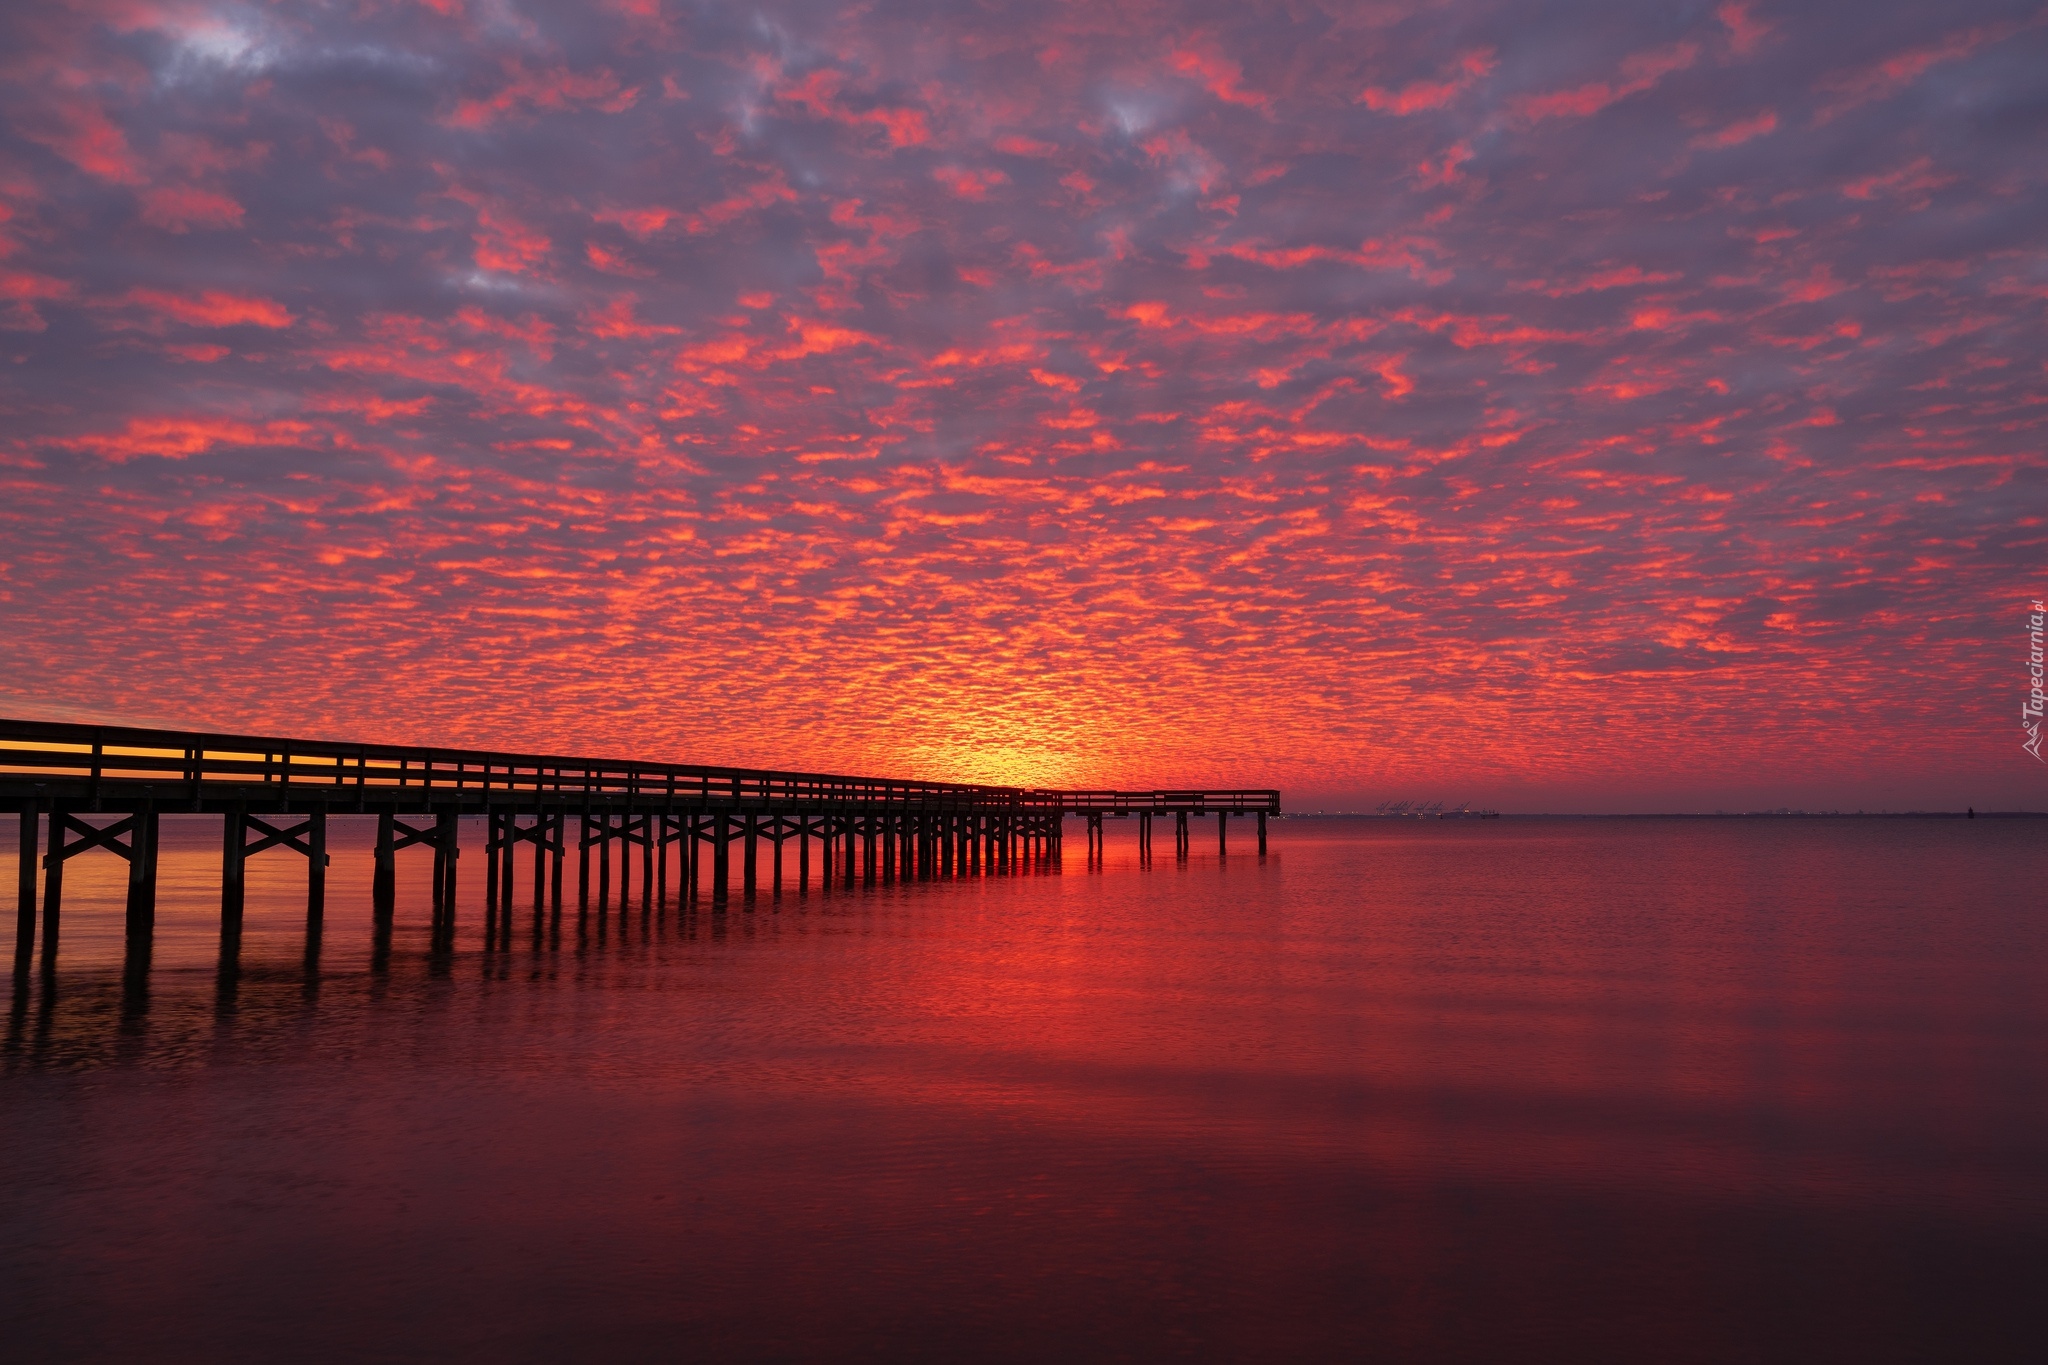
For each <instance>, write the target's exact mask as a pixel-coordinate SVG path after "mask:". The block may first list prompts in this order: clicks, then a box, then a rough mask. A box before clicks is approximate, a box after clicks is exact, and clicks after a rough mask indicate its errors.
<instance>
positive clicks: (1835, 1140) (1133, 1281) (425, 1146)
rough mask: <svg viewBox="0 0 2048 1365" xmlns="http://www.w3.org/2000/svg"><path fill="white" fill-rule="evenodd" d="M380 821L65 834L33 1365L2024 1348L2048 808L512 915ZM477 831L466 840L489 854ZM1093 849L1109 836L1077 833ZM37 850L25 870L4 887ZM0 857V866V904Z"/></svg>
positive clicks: (46, 1061)
mask: <svg viewBox="0 0 2048 1365" xmlns="http://www.w3.org/2000/svg"><path fill="white" fill-rule="evenodd" d="M373 826H374V822H373V821H369V822H365V821H355V820H349V819H342V818H337V819H336V820H335V821H334V822H333V828H332V830H331V838H332V840H333V842H334V844H335V847H336V857H335V858H334V864H333V870H332V879H331V880H330V883H329V886H328V893H327V904H326V911H325V914H324V917H323V919H322V921H321V923H320V927H319V932H318V934H317V935H309V934H308V930H307V919H306V914H305V882H304V875H305V869H304V864H303V861H302V860H287V859H282V858H280V859H277V860H276V861H274V862H270V861H266V859H265V858H261V857H259V858H257V859H254V860H252V861H251V862H250V864H249V866H248V877H249V881H248V890H247V913H246V915H245V918H244V923H243V927H242V932H241V935H240V939H239V942H232V941H230V942H229V943H228V944H227V945H225V947H226V949H227V950H226V951H224V944H223V940H222V938H221V935H220V933H219V928H220V913H219V912H220V902H219V893H218V873H219V848H218V842H219V836H218V822H217V821H208V820H193V821H190V822H189V826H188V824H187V823H186V822H181V821H180V820H179V819H178V818H176V817H165V819H164V822H163V850H164V857H163V860H162V864H161V874H160V875H161V884H160V890H159V896H158V902H157V904H158V914H157V925H156V933H155V935H154V938H153V941H152V945H151V947H150V950H149V952H150V957H149V960H148V961H147V963H144V962H142V961H140V960H137V959H136V958H134V957H132V956H131V955H130V954H129V952H128V949H127V940H126V936H125V935H124V933H123V918H122V877H123V876H124V873H125V869H124V867H123V866H122V865H121V864H120V863H118V862H117V861H115V860H113V859H111V858H104V859H103V858H98V857H96V856H94V855H87V856H85V857H82V858H80V859H78V860H77V861H75V862H74V863H73V864H72V869H71V872H70V874H69V875H70V878H71V879H70V881H69V883H68V884H67V887H66V907H67V908H66V912H65V923H64V928H63V940H62V951H61V953H60V955H59V957H58V959H57V961H56V963H55V965H54V968H53V970H52V971H50V972H49V973H47V974H46V973H44V972H43V971H42V970H41V966H40V963H39V962H38V963H36V964H34V965H33V966H32V967H31V968H30V970H28V971H26V972H24V973H18V974H16V975H15V976H13V977H12V979H11V982H10V984H9V990H10V994H9V997H8V1001H7V1017H6V1032H5V1042H4V1047H0V1133H4V1138H5V1142H6V1150H7V1152H8V1154H9V1155H8V1160H7V1165H6V1167H5V1169H6V1172H7V1174H6V1175H5V1177H4V1178H0V1191H4V1194H5V1198H4V1200H0V1210H4V1212H0V1220H4V1223H0V1234H4V1236H0V1326H4V1328H5V1331H6V1333H7V1336H6V1340H7V1341H8V1342H9V1347H8V1351H9V1356H10V1358H11V1359H24V1360H43V1359H95V1358H119V1357H136V1358H141V1357H147V1358H152V1359H167V1360H200V1359H205V1360H222V1359H256V1358H270V1357H273V1356H284V1355H290V1356H292V1357H294V1358H312V1359H332V1360H344V1359H350V1360H353V1359H362V1358H366V1357H370V1358H379V1359H398V1360H411V1359H420V1360H427V1359H434V1360H444V1359H449V1358H455V1359H471V1358H476V1359H482V1358H489V1359H492V1360H494V1361H502V1360H529V1359H532V1360H538V1359H543V1358H546V1359H556V1358H560V1357H562V1356H564V1355H570V1356H575V1355H604V1356H608V1357H613V1358H628V1359H638V1358H650V1359H651V1358H655V1357H660V1358H663V1359H667V1358H672V1357H674V1356H675V1355H677V1354H699V1355H706V1356H712V1357H716V1358H731V1359H786V1358H805V1359H831V1358H841V1359H903V1358H906V1357H908V1358H933V1359H936V1358H948V1359H952V1358H960V1357H962V1356H969V1357H975V1358H993V1359H1044V1358H1046V1357H1047V1356H1051V1355H1066V1356H1072V1357H1074V1358H1077V1359H1097V1358H1134V1357H1136V1358H1162V1357H1163V1358H1176V1357H1178V1358H1209V1359H1304V1358H1310V1359H1340V1358H1341V1359H1354V1358H1358V1357H1359V1356H1361V1355H1365V1356H1369V1357H1372V1358H1377V1359H1393V1360H1461V1359H1462V1360H1498V1359H1509V1358H1512V1359H1518V1360H1529V1359H1556V1360H1565V1359H1569V1360H1574V1361H1580V1360H1589V1359H1590V1360H1599V1359H1611V1360H1640V1359H1658V1360H1699V1361H1707V1360H1726V1359H1731V1358H1743V1359H1760V1360H1801V1361H1805V1360H1809V1359H1815V1358H1841V1359H1846V1358H1853V1359H1857V1360H1909V1359H1911V1360H1920V1359H1937V1358H1939V1359H1972V1360H1998V1359H2019V1358H2023V1355H2022V1354H2021V1352H2022V1351H2023V1350H2024V1349H2025V1347H2026V1346H2027V1345H2028V1344H2029V1343H2030V1342H2031V1340H2032V1337H2031V1334H2030V1332H2029V1331H2028V1330H2027V1323H2026V1321H2025V1317H2024V1313H2023V1310H2022V1309H2021V1308H2020V1307H2019V1305H2022V1304H2024V1303H2025V1302H2027V1298H2028V1294H2029V1291H2030V1286H2031V1279H2032V1276H2033V1274H2034V1271H2035V1270H2036V1269H2038V1266H2039V1265H2040V1264H2042V1263H2043V1256H2044V1253H2048V1238H2044V1234H2043V1231H2042V1229H2043V1228H2044V1226H2048V1216H2044V1215H2048V1188H2044V1187H2048V1176H2044V1172H2048V1139H2044V1136H2043V1135H2044V1133H2048V1046H2044V1043H2048V1006H2044V1003H2043V1002H2044V992H2043V991H2042V990H2041V984H2042V982H2043V980H2044V979H2048V944H2044V933H2043V930H2042V928H2041V925H2040V923H2039V919H2038V915H2037V914H2036V913H2035V905H2036V901H2035V900H2034V897H2035V895H2036V886H2037V883H2036V882H2035V881H2034V876H2035V873H2036V871H2037V869H2038V866H2039V861H2040V854H2041V851H2042V833H2043V830H2042V827H2041V825H2040V824H2039V823H2037V822H2021V821H2003V822H2001V821H1981V820H1980V821H1975V822H1962V821H1888V822H1857V821H1840V822H1813V821H1808V822H1789V821H1788V822H1754V821H1751V822H1734V821H1730V822H1712V821H1668V822H1648V821H1646V822H1575V821H1512V820H1509V821H1500V822H1487V823H1486V824H1484V825H1478V824H1446V825H1436V824H1430V825H1426V826H1418V825H1415V824H1412V823H1411V824H1402V825H1387V824H1372V823H1365V824H1357V823H1350V824H1342V823H1335V822H1332V823H1327V824H1323V823H1316V822H1306V821H1295V822H1282V823H1280V824H1278V825H1276V826H1275V837H1274V842H1273V851H1272V853H1271V854H1270V855H1269V856H1268V857H1265V858H1260V857H1258V856H1257V855H1256V854H1255V853H1247V854H1244V855H1236V854H1232V855H1229V856H1225V857H1218V856H1216V855H1215V854H1214V853H1213V852H1209V851H1206V850H1198V851H1197V852H1196V853H1195V854H1194V856H1191V857H1190V858H1188V859H1187V860H1185V861H1181V860H1178V859H1175V858H1172V857H1164V856H1162V857H1160V858H1158V859H1156V860H1154V861H1152V862H1151V863H1150V864H1149V865H1148V864H1143V863H1141V862H1140V861H1139V859H1138V857H1137V855H1136V852H1135V849H1134V847H1133V843H1132V838H1133V836H1131V835H1130V833H1129V831H1128V828H1127V827H1126V828H1124V829H1119V828H1116V827H1115V826H1114V824H1113V823H1112V827H1111V828H1110V829H1109V830H1108V833H1107V840H1106V846H1105V847H1104V850H1103V855H1102V856H1101V857H1100V858H1099V859H1095V858H1081V857H1077V856H1074V855H1073V854H1070V855H1069V856H1068V857H1067V859H1066V861H1065V864H1064V870H1063V871H1060V872H1058V873H1057V874H1054V873H1052V872H1050V871H1049V870H1040V871H1036V872H1031V873H1027V874H1023V875H1013V876H1008V877H996V878H977V879H967V880H954V881H928V882H918V883H910V884H900V883H899V884H897V885H893V886H880V885H878V886H875V887H872V888H869V887H865V886H863V887H859V888H855V889H852V890H850V891H849V890H847V889H845V888H843V887H835V888H834V889H833V890H832V892H831V893H830V894H829V895H827V894H821V893H820V892H819V891H817V890H816V889H813V890H812V892H811V893H810V894H808V895H806V896H797V895H795V894H793V893H785V894H784V896H783V897H782V898H781V899H780V900H777V899H775V898H774V897H772V896H765V895H764V896H763V897H761V898H759V899H757V900H756V901H755V902H754V903H753V908H752V909H751V910H748V909H746V908H744V905H743V904H742V903H741V902H738V901H735V902H734V903H733V904H732V905H730V906H728V907H727V908H726V909H724V910H722V911H714V910H713V909H712V908H711V907H710V906H709V905H708V904H700V905H699V906H697V907H696V908H694V909H689V908H683V907H679V906H677V905H675V904H669V905H666V906H663V905H659V904H653V905H643V904H641V903H640V902H639V901H638V899H637V896H636V900H635V903H634V904H632V905H630V906H628V907H626V908H625V909H624V910H623V911H622V910H621V909H620V908H619V907H618V906H616V905H612V906H608V907H606V908H605V909H604V910H602V911H600V910H599V909H598V908H597V907H596V906H594V905H593V907H592V908H591V910H590V912H589V913H588V914H587V915H581V916H579V915H578V913H577V911H576V908H575V906H574V905H573V903H572V904H571V905H570V906H568V907H567V908H566V909H565V910H564V912H563V913H562V914H561V915H560V916H559V917H557V916H555V915H554V914H553V913H552V911H544V912H543V913H542V914H540V915H539V916H536V915H535V914H534V912H533V909H532V906H531V904H530V903H524V904H520V905H518V906H517V907H516V909H515V912H514V914H513V916H512V919H511V922H510V924H509V926H508V925H505V924H502V923H498V922H495V921H493V920H490V919H487V917H486V915H485V913H484V909H483V905H482V895H481V891H482V888H481V885H480V883H481V880H482V879H481V878H476V877H467V878H465V879H464V881H463V883H462V885H463V888H464V891H465V893H466V895H467V896H468V899H465V900H463V901H462V902H460V903H459V904H458V907H457V911H456V915H455V918H454V920H453V922H452V925H449V926H444V929H445V930H446V931H445V932H442V933H436V932H435V926H434V924H433V923H432V920H431V916H430V914H429V913H428V909H427V906H428V897H429V892H430V887H429V886H428V877H429V875H430V873H429V871H428V869H427V867H426V866H425V865H424V860H422V865H418V866H415V865H413V864H408V863H406V862H404V861H403V860H401V863H400V877H401V883H400V886H399V888H398V897H397V904H398V912H397V914H396V915H395V917H394V918H393V920H392V921H391V922H390V923H389V925H388V926H380V925H379V924H378V923H377V921H376V918H375V916H374V915H373V914H372V913H371V910H370V904H371V895H370V887H369V867H370V860H369V859H368V858H366V857H363V856H359V855H360V854H361V852H362V849H363V848H364V847H365V846H366V841H367V840H368V839H369V838H371V837H373V835H372V833H371V830H372V828H373ZM464 837H465V839H469V838H470V836H469V835H468V834H467V833H465V836H464ZM1075 842H1076V845H1077V846H1078V845H1079V844H1080V842H1081V841H1079V840H1076V841H1075ZM11 871H12V869H11V867H0V875H4V874H6V873H9V872H11ZM0 884H4V883H0Z"/></svg>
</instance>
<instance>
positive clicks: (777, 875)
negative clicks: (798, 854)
mask: <svg viewBox="0 0 2048 1365" xmlns="http://www.w3.org/2000/svg"><path fill="white" fill-rule="evenodd" d="M781 820H782V817H781V816H779V815H777V814H775V813H774V812H773V811H770V812H769V814H768V823H769V826H770V828H773V829H775V868H774V873H773V876H772V878H771V880H770V882H769V885H770V887H771V888H773V890H774V892H775V894H776V895H778V896H780V895H781V894H782V846H783V844H784V843H786V842H787V841H788V839H789V834H788V832H787V831H785V830H783V829H781V828H779V826H780V824H781Z"/></svg>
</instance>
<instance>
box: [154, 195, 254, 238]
mask: <svg viewBox="0 0 2048 1365" xmlns="http://www.w3.org/2000/svg"><path fill="white" fill-rule="evenodd" d="M142 221H143V222H145V223H149V224H151V225H153V226H155V227H160V228H164V229H166V230H167V231H170V232H186V231H189V230H190V229H192V228H195V227H202V228H231V227H240V226H241V225H242V206H241V205H240V204H238V203H236V202H235V201H234V200H232V199H230V198H228V196H226V195H225V194H218V193H215V192H214V191H212V190H202V189H199V188H197V187H195V186H191V185H163V186H157V187H155V188H152V189H147V190H144V191H143V192H142Z"/></svg>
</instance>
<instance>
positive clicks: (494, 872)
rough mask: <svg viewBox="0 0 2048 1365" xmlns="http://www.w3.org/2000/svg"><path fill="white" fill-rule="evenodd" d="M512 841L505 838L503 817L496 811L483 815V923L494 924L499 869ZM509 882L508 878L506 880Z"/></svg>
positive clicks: (496, 911) (487, 811)
mask: <svg viewBox="0 0 2048 1365" xmlns="http://www.w3.org/2000/svg"><path fill="white" fill-rule="evenodd" d="M511 843H512V841H511V840H510V839H508V838H506V837H505V817H504V815H502V814H501V813H499V812H498V811H494V810H486V811H485V813H484V922H485V923H487V924H491V923H496V921H497V918H498V880H499V876H500V873H499V868H500V867H502V866H503V865H504V862H505V857H506V850H507V849H508V848H510V847H511ZM508 880H509V878H508Z"/></svg>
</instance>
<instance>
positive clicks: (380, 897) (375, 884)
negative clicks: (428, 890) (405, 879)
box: [370, 810, 398, 918]
mask: <svg viewBox="0 0 2048 1365" xmlns="http://www.w3.org/2000/svg"><path fill="white" fill-rule="evenodd" d="M397 824H398V817H397V815H396V813H395V812H392V811H389V810H380V811H378V812H377V861H376V868H375V870H374V871H373V872H372V873H371V876H370V902H371V905H372V906H373V908H374V909H375V911H376V913H377V914H378V915H379V916H381V917H387V918H388V917H389V916H390V914H391V912H392V909H393V907H394V906H395V905H396V904H397V901H398V852H397V842H398V836H397V828H396V827H397Z"/></svg>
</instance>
